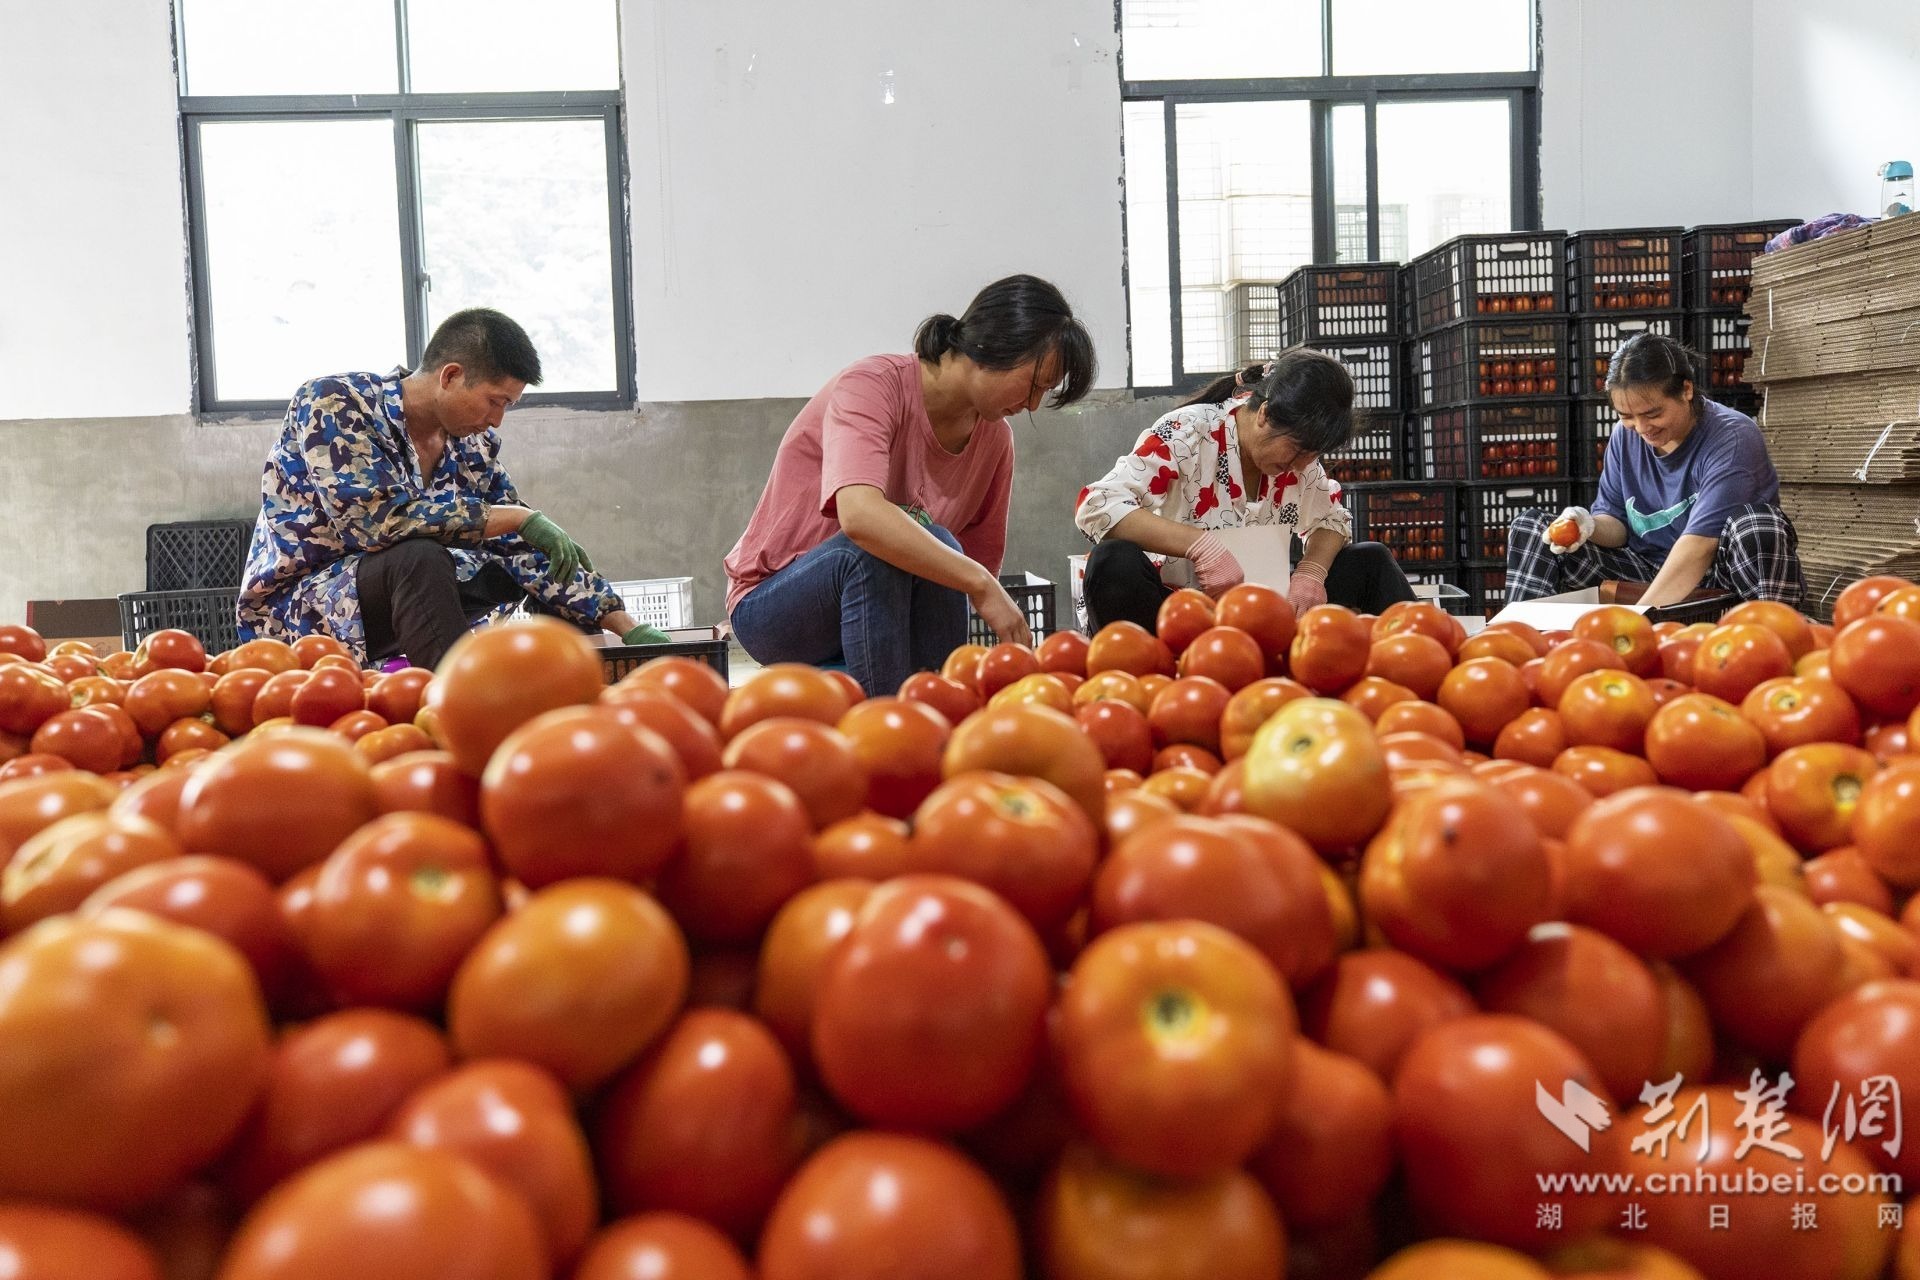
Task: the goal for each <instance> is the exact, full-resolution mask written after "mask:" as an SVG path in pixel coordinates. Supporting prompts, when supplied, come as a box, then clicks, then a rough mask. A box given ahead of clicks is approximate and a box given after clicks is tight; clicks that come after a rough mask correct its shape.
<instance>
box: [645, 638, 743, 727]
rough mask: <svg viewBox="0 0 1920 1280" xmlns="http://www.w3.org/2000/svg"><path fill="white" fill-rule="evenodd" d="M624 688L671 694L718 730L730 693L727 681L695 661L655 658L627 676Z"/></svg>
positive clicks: (676, 658)
mask: <svg viewBox="0 0 1920 1280" xmlns="http://www.w3.org/2000/svg"><path fill="white" fill-rule="evenodd" d="M621 683H622V684H629V685H641V686H643V687H645V688H650V689H658V690H660V692H662V693H666V694H671V695H672V696H673V697H675V698H678V699H679V700H680V701H681V702H684V703H685V704H686V705H687V706H689V707H691V708H692V709H693V710H694V711H695V713H697V714H698V715H699V716H700V718H701V719H702V720H705V721H706V722H707V723H708V724H711V725H714V726H716V727H718V725H719V723H720V716H721V713H722V712H723V710H724V709H725V707H726V702H727V697H728V694H729V692H730V691H729V690H728V688H727V681H726V677H724V676H722V675H721V674H720V673H719V672H718V671H715V670H714V669H713V668H712V667H710V666H708V665H707V664H706V663H704V662H700V661H697V660H696V659H693V658H681V657H674V656H668V657H663V658H654V659H652V660H650V661H648V662H646V663H645V664H643V665H642V666H641V667H640V668H639V669H638V670H636V671H633V672H630V673H628V674H627V675H626V676H625V677H624V678H623V679H622V680H621Z"/></svg>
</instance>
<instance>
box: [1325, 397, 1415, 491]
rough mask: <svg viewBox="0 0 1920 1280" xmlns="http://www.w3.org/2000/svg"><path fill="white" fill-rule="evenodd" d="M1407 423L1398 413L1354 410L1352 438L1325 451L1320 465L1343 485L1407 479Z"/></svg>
mask: <svg viewBox="0 0 1920 1280" xmlns="http://www.w3.org/2000/svg"><path fill="white" fill-rule="evenodd" d="M1408 444H1409V441H1408V439H1407V427H1406V422H1405V420H1404V419H1403V418H1402V417H1401V416H1400V415H1399V414H1397V413H1385V414H1383V413H1374V414H1368V413H1355V414H1354V415H1353V439H1351V440H1349V441H1347V443H1346V444H1345V445H1343V446H1342V447H1341V448H1339V449H1336V450H1334V451H1333V452H1332V453H1329V454H1326V455H1325V456H1323V457H1322V458H1321V459H1320V465H1321V467H1323V468H1324V469H1325V470H1326V473H1327V474H1328V475H1329V476H1332V477H1333V478H1334V479H1335V480H1338V481H1339V482H1340V483H1341V484H1344V485H1355V484H1381V483H1385V482H1387V481H1391V480H1405V479H1407V478H1408V477H1407V461H1408V459H1407V446H1408Z"/></svg>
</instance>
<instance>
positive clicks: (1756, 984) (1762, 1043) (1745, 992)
mask: <svg viewBox="0 0 1920 1280" xmlns="http://www.w3.org/2000/svg"><path fill="white" fill-rule="evenodd" d="M1682 847H1685V846H1682ZM1843 964H1844V955H1843V953H1842V949H1841V945H1840V936H1839V933H1838V931H1837V930H1836V929H1835V928H1834V925H1833V923H1832V922H1831V921H1830V920H1829V919H1828V918H1827V917H1826V916H1825V915H1823V914H1821V911H1820V908H1818V907H1816V906H1814V905H1813V904H1812V903H1811V902H1809V901H1807V899H1806V897H1805V895H1803V894H1800V893H1796V892H1794V891H1792V890H1790V889H1783V888H1780V887H1779V886H1777V885H1771V884H1763V885H1761V886H1760V887H1759V888H1757V889H1755V890H1754V901H1753V902H1752V903H1751V904H1750V905H1749V906H1748V907H1747V910H1746V911H1745V913H1744V914H1742V915H1741V917H1740V918H1739V920H1737V921H1736V922H1735V923H1734V927H1733V929H1732V930H1731V931H1730V932H1729V933H1728V934H1727V935H1726V936H1725V937H1724V938H1722V939H1720V941H1718V942H1716V943H1715V944H1714V945H1713V946H1712V947H1710V948H1708V949H1707V950H1705V951H1703V952H1701V953H1700V954H1698V955H1696V956H1693V957H1692V958H1690V959H1689V960H1688V961H1687V962H1686V965H1685V971H1686V975H1687V977H1688V979H1689V980H1690V981H1692V983H1693V984H1694V985H1695V986H1696V987H1698V988H1699V990H1700V994H1701V996H1702V997H1703V998H1704V999H1705V1000H1706V1002H1707V1008H1708V1009H1709V1010H1711V1011H1712V1013H1713V1022H1714V1026H1715V1027H1717V1028H1718V1029H1719V1030H1720V1031H1722V1032H1723V1033H1725V1034H1726V1035H1728V1036H1731V1037H1733V1038H1734V1039H1735V1040H1738V1041H1739V1042H1740V1043H1741V1044H1744V1045H1746V1046H1748V1047H1749V1048H1752V1049H1756V1050H1758V1051H1759V1052H1761V1053H1763V1054H1766V1055H1767V1056H1768V1057H1769V1058H1773V1059H1780V1058H1784V1057H1786V1056H1787V1054H1788V1053H1790V1052H1791V1051H1792V1049H1793V1041H1794V1037H1795V1036H1797V1035H1798V1034H1799V1033H1800V1028H1802V1027H1803V1026H1805V1025H1806V1024H1807V1022H1808V1021H1810V1020H1811V1019H1812V1018H1813V1016H1814V1014H1816V1013H1818V1012H1819V1011H1820V1009H1821V1008H1822V1007H1824V1006H1825V1005H1826V1004H1827V1003H1828V1002H1829V1001H1831V1000H1832V999H1834V998H1835V997H1836V996H1838V995H1839V994H1840V990H1841V978H1842V968H1843Z"/></svg>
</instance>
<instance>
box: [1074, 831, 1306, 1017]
mask: <svg viewBox="0 0 1920 1280" xmlns="http://www.w3.org/2000/svg"><path fill="white" fill-rule="evenodd" d="M1319 866H1320V864H1319V859H1318V858H1316V857H1315V856H1314V853H1313V850H1312V849H1311V848H1310V847H1309V846H1308V845H1307V844H1306V842H1305V841H1303V840H1301V839H1300V838H1299V837H1298V836H1296V835H1294V834H1293V833H1292V832H1290V831H1287V830H1286V829H1285V828H1283V827H1278V826H1275V825H1273V824H1272V823H1268V822H1262V821H1259V820H1255V819H1239V820H1219V819H1213V818H1197V817H1175V818H1169V819H1167V820H1165V821H1161V822H1156V823H1154V824H1153V825H1151V826H1149V827H1146V828H1145V829H1143V830H1141V831H1139V832H1138V833H1136V834H1134V835H1133V836H1132V837H1131V838H1129V839H1128V840H1127V841H1126V842H1125V843H1124V844H1120V845H1118V846H1116V847H1115V849H1114V852H1113V854H1112V855H1111V856H1110V857H1109V858H1108V859H1107V860H1106V862H1104V863H1103V864H1101V867H1100V874H1099V878H1098V879H1097V880H1096V881H1095V883H1094V887H1093V912H1092V916H1091V918H1090V919H1089V922H1088V923H1089V926H1090V928H1091V929H1092V930H1093V931H1094V932H1096V933H1104V932H1106V931H1107V930H1110V929H1114V928H1117V927H1118V926H1120V925H1124V924H1133V923H1138V922H1142V921H1155V920H1159V921H1170V920H1183V919H1185V920H1202V921H1205V922H1206V923H1208V924H1213V925H1218V926H1219V927H1220V928H1223V929H1225V930H1227V931H1228V932H1229V933H1232V934H1234V935H1236V936H1238V937H1240V938H1242V939H1244V940H1245V941H1246V942H1248V943H1250V944H1251V945H1252V946H1253V947H1254V948H1256V949H1257V950H1258V951H1259V952H1260V953H1261V954H1262V955H1264V956H1266V958H1267V959H1268V960H1269V961H1270V962H1271V963H1272V964H1273V966H1274V968H1275V969H1276V970H1277V971H1278V972H1279V974H1280V976H1281V977H1282V978H1283V979H1284V980H1285V981H1287V982H1289V983H1292V984H1293V985H1295V986H1296V987H1297V986H1301V985H1304V984H1305V983H1306V982H1308V981H1310V980H1311V979H1312V978H1313V977H1314V976H1315V975H1317V974H1318V973H1320V971H1321V970H1323V969H1325V968H1326V966H1327V964H1328V963H1329V962H1330V961H1331V960H1332V959H1333V954H1334V945H1335V940H1334V932H1333V916H1332V912H1331V910H1330V908H1329V906H1328V904H1327V897H1326V893H1325V891H1324V890H1323V889H1322V888H1321V885H1320V873H1319Z"/></svg>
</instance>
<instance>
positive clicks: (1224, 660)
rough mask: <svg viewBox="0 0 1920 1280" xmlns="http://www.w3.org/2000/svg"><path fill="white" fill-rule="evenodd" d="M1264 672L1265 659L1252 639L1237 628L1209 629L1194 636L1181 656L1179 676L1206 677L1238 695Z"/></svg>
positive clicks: (1256, 641) (1255, 641) (1257, 644)
mask: <svg viewBox="0 0 1920 1280" xmlns="http://www.w3.org/2000/svg"><path fill="white" fill-rule="evenodd" d="M1266 673H1267V656H1266V654H1265V652H1263V651H1262V650H1261V648H1260V642H1259V641H1258V640H1255V639H1254V638H1253V637H1252V636H1250V635H1248V634H1247V633H1246V632H1244V631H1242V630H1240V629H1239V628H1238V627H1226V626H1215V627H1209V628H1208V629H1207V630H1205V631H1202V632H1201V633H1200V634H1199V635H1198V636H1195V637H1194V640H1193V643H1192V644H1190V645H1188V646H1187V647H1186V649H1185V650H1184V651H1183V652H1182V653H1181V654H1180V674H1181V675H1183V676H1205V677H1207V678H1208V679H1211V680H1217V681H1218V682H1219V683H1221V684H1222V685H1224V686H1226V688H1227V690H1228V691H1229V692H1238V691H1239V690H1241V689H1244V688H1246V687H1247V686H1248V685H1250V684H1252V683H1253V682H1254V681H1256V680H1258V679H1260V678H1261V677H1262V676H1264V675H1266Z"/></svg>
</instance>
